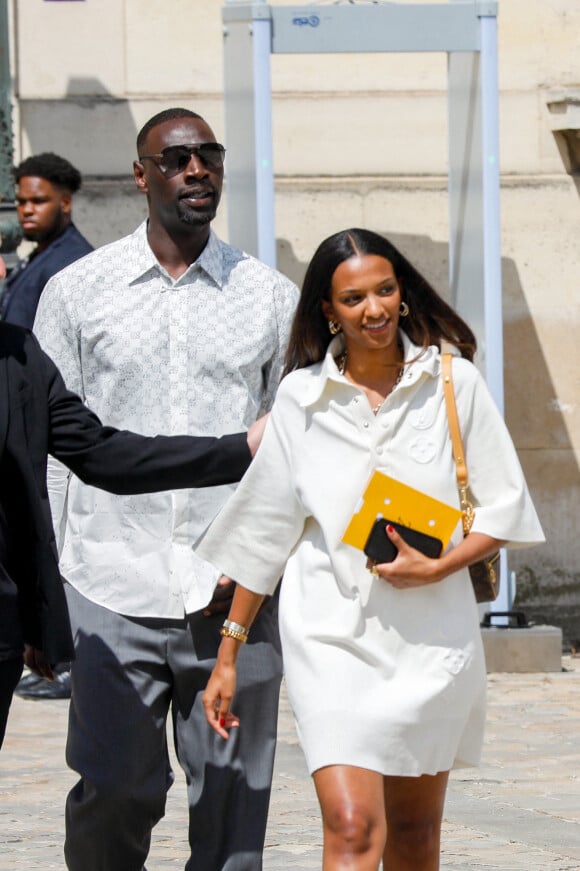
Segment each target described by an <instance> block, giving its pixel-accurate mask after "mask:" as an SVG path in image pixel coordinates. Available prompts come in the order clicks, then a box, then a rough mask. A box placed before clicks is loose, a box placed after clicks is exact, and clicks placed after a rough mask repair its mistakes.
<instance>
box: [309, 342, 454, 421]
mask: <svg viewBox="0 0 580 871" xmlns="http://www.w3.org/2000/svg"><path fill="white" fill-rule="evenodd" d="M399 337H400V339H401V341H402V343H403V354H404V358H405V374H404V376H403V381H402V384H404V386H406V387H410V386H411V385H412V384H415V383H416V382H417V381H419V380H420V379H421V378H429V377H431V378H436V377H438V375H439V373H440V371H441V358H440V355H439V350H438V348H437V347H436V346H435V345H429V346H428V347H427V348H425V349H423V348H420V347H419V346H418V345H415V344H414V343H413V342H412V341H411V340H410V339H409V337H408V336H407V334H406V333H404V332H403V331H402V330H399ZM344 347H345V345H344V338H343V336H342V335H341V334H339V335H338V336H335V337H334V338H333V339H332V341H331V342H330V344H329V346H328V348H327V351H326V354H325V356H324V359H323V360H321V361H320V363H315V364H314V366H312V367H310V371H311V375H312V377H311V381H310V383H309V384H308V386H307V387H306V389H305V390H304V393H303V395H302V399H301V400H300V405H301V406H302V407H303V408H308V406H310V405H314V404H315V403H316V402H318V400H319V399H320V398H321V396H322V394H323V393H324V391H325V390H326V389H327V388H328V387H329V386H330V385H331V384H333V383H334V384H341V385H349V386H350V387H353V385H352V384H350V382H348V381H347V380H346V378H345V377H344V375H341V374H340V372H339V371H338V366H337V365H336V360H335V358H337V357H340V355H341V354H342V352H343V351H344ZM407 361H408V362H407Z"/></svg>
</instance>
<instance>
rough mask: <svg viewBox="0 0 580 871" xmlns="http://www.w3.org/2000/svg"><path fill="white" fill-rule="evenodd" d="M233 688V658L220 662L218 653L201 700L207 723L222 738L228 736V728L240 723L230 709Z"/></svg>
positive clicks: (234, 680) (234, 679)
mask: <svg viewBox="0 0 580 871" xmlns="http://www.w3.org/2000/svg"><path fill="white" fill-rule="evenodd" d="M235 689H236V664H235V660H232V661H228V662H222V661H220V657H219V655H218V661H217V663H216V665H215V668H214V670H213V671H212V673H211V675H210V678H209V681H208V682H207V686H206V688H205V692H204V694H203V697H202V701H203V706H204V708H205V716H206V719H207V721H208V723H209V724H210V726H211V727H212V729H215V731H216V732H217V733H218V735H221V736H222V738H227V737H228V732H227V730H228V729H231V728H232V727H235V726H239V725H240V721H239V720H238V718H237V717H236V716H235V715H234V714H232V713H231V711H230V705H231V702H232V699H233V696H234V692H235Z"/></svg>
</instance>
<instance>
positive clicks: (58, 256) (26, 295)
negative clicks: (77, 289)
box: [2, 224, 93, 329]
mask: <svg viewBox="0 0 580 871" xmlns="http://www.w3.org/2000/svg"><path fill="white" fill-rule="evenodd" d="M92 250H93V246H92V245H91V244H90V242H87V240H86V239H85V237H84V236H83V235H82V234H81V233H79V231H78V230H77V228H76V227H75V225H74V224H69V225H68V227H66V229H65V230H64V232H63V233H61V234H60V236H58V238H57V239H55V240H54V242H51V244H50V245H49V246H48V247H47V248H45V249H44V251H41V252H40V253H38V254H33V255H32V256H31V258H30V260H29V261H28V263H27V264H26V265H25V266H24V268H22V265H21V264H19V265H18V266H16V268H15V269H14V271H13V272H11V273H10V275H9V276H8V278H7V279H6V282H5V289H4V295H5V297H6V299H5V301H3V304H2V319H3V320H5V321H8V323H11V324H20V326H22V327H28V328H29V329H32V325H33V323H34V316H35V314H36V309H37V308H38V301H39V299H40V294H41V293H42V291H43V290H44V287H45V285H46V282H47V281H48V279H49V278H52V276H53V275H55V274H56V273H57V272H60V270H61V269H64V268H65V266H69V265H70V264H71V263H74V261H75V260H79V259H80V258H81V257H84V256H85V254H90V252H91V251H92Z"/></svg>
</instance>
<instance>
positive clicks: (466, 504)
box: [441, 350, 500, 602]
mask: <svg viewBox="0 0 580 871" xmlns="http://www.w3.org/2000/svg"><path fill="white" fill-rule="evenodd" d="M452 356H453V355H452V354H449V353H447V352H445V351H443V350H442V353H441V376H442V378H443V395H444V396H445V405H446V406H447V420H448V422H449V435H450V436H451V446H452V449H453V459H454V461H455V472H456V475H457V489H458V490H459V500H460V506H461V511H462V523H463V535H468V534H469V532H470V530H471V527H472V525H473V518H474V517H475V512H474V510H473V505H472V503H471V502H470V501H469V499H468V498H467V492H468V490H469V477H468V474H467V461H466V459H465V451H464V448H463V439H462V438H461V428H460V426H459V417H458V416H457V405H456V403H455V389H454V387H453V373H452V369H451V358H452ZM469 574H470V577H471V583H472V584H473V590H474V593H475V598H476V601H478V602H493V601H494V600H495V599H497V596H498V593H499V582H500V577H499V550H498V551H496V552H495V553H492V554H491V556H488V557H485V559H482V560H478V561H477V562H476V563H472V565H470V566H469Z"/></svg>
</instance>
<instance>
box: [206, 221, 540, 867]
mask: <svg viewBox="0 0 580 871" xmlns="http://www.w3.org/2000/svg"><path fill="white" fill-rule="evenodd" d="M443 340H445V341H447V342H451V343H453V345H454V346H455V348H456V349H457V355H456V356H455V357H454V359H453V377H454V381H455V393H456V399H457V407H458V413H459V419H460V424H461V430H462V434H463V439H464V442H465V450H466V457H467V463H468V467H469V473H470V483H471V492H472V496H473V499H474V501H475V502H476V505H477V508H476V513H475V522H474V524H473V527H472V531H471V532H470V534H469V535H468V536H466V537H465V538H464V537H463V534H462V530H461V524H458V527H457V529H456V531H455V533H454V534H453V537H452V541H451V544H450V546H449V547H448V548H447V549H446V551H445V552H444V553H443V554H442V555H441V556H440V557H439V558H438V559H433V558H428V557H426V556H424V555H423V554H422V553H420V552H419V551H418V550H414V549H413V548H412V547H410V546H409V545H407V544H406V543H405V542H404V541H403V540H402V539H401V537H400V536H399V535H398V534H397V532H396V531H395V530H394V529H392V528H389V530H388V531H387V533H386V534H387V535H388V537H389V538H390V539H391V541H392V542H393V543H394V545H395V546H396V548H397V550H398V554H397V556H396V559H395V560H394V561H393V562H390V563H384V564H380V565H372V566H371V565H370V564H369V563H367V560H366V558H365V556H364V554H363V553H362V551H360V550H358V549H356V548H354V547H351V546H349V545H347V544H344V543H343V542H342V541H341V538H342V535H343V533H344V530H345V528H346V526H347V524H348V522H349V520H350V518H351V516H352V514H353V512H354V511H355V510H356V508H357V503H358V502H359V500H360V497H361V494H362V492H363V490H364V488H365V484H366V482H367V480H368V478H369V476H370V475H371V473H372V472H373V470H375V469H378V470H380V471H382V472H384V473H385V474H388V475H390V476H391V477H393V478H396V479H398V480H400V481H403V482H404V483H406V484H408V485H409V486H412V487H415V488H416V489H418V490H421V491H423V492H424V493H427V494H429V495H430V496H433V497H435V498H437V499H439V500H441V501H443V502H447V503H448V504H452V505H454V506H458V495H457V487H456V476H455V467H454V461H453V456H452V451H451V442H450V437H449V430H448V426H447V415H446V408H445V402H444V398H443V392H442V383H441V381H442V379H441V374H440V373H441V355H440V344H441V341H443ZM474 352H475V339H474V336H473V333H472V332H471V330H470V329H469V327H468V326H467V325H466V324H465V323H464V322H463V321H462V320H461V319H460V318H459V316H458V315H457V314H456V313H455V312H454V311H453V310H452V309H451V308H450V307H449V306H448V305H447V304H446V303H445V302H444V301H443V300H442V299H441V298H440V297H439V296H438V295H437V293H436V292H435V291H434V290H433V288H431V287H430V285H429V284H428V283H427V281H425V279H424V278H422V276H421V275H420V274H419V273H418V272H417V270H416V269H415V268H414V267H413V266H412V265H411V264H410V263H409V262H408V261H407V260H406V259H405V258H404V257H403V256H402V255H401V254H400V252H398V251H397V249H396V248H394V246H392V245H391V244H390V243H389V242H388V241H387V240H385V239H383V238H382V237H381V236H378V235H376V234H374V233H371V232H369V231H366V230H358V229H353V230H345V231H343V232H340V233H337V234H335V235H333V236H331V237H330V238H329V239H326V240H325V241H324V242H323V243H322V244H321V245H320V247H319V248H318V250H317V252H316V253H315V255H314V258H313V260H312V262H311V263H310V266H309V267H308V271H307V273H306V277H305V280H304V286H303V290H302V295H301V299H300V302H299V305H298V310H297V313H296V318H295V322H294V327H293V333H292V336H291V340H290V347H289V351H288V363H287V371H288V372H289V373H290V374H288V375H287V377H286V378H285V379H284V381H283V382H282V384H281V386H280V389H279V392H278V396H277V398H276V402H275V405H274V408H273V411H272V414H271V418H270V420H269V422H268V425H267V427H266V433H265V435H264V439H263V442H262V445H261V447H260V449H259V451H258V453H257V456H256V459H255V460H254V462H253V464H252V466H251V467H250V470H249V471H248V473H247V474H246V476H245V478H244V479H243V480H242V483H241V485H240V486H239V488H238V490H237V492H236V493H235V495H234V496H233V497H232V499H231V500H230V501H229V502H228V504H227V505H226V506H225V508H224V510H223V511H222V513H221V514H220V515H219V516H218V518H217V519H216V521H215V522H214V524H213V525H212V527H211V528H210V530H209V532H208V534H207V536H206V538H205V539H204V540H203V542H202V543H201V545H200V547H199V553H200V555H201V556H202V557H203V558H205V559H208V560H210V561H211V562H213V563H214V564H215V565H216V566H217V567H218V568H219V569H220V570H221V571H223V573H224V574H225V575H228V576H230V577H232V578H234V579H235V580H236V581H237V582H238V586H237V589H236V593H235V596H234V600H233V603H232V607H231V610H230V613H229V619H228V620H227V621H226V623H225V624H224V628H223V629H222V635H223V636H224V637H223V639H222V643H221V646H220V649H219V655H218V660H217V664H216V667H215V669H214V671H213V674H212V676H211V678H210V681H209V683H208V686H207V690H206V692H205V695H204V705H205V708H206V715H207V718H208V721H209V723H210V724H211V726H212V727H213V728H214V729H215V730H216V731H217V732H218V733H219V734H220V735H221V736H222V737H224V738H227V737H228V734H229V732H228V730H229V729H230V728H231V727H232V726H237V725H238V720H237V719H236V717H235V696H234V691H235V680H236V659H237V657H238V654H239V655H240V656H245V655H250V652H251V642H252V639H251V634H250V637H249V642H250V643H249V644H248V647H247V648H244V642H245V641H246V640H248V632H249V629H250V626H251V624H252V621H253V619H254V617H255V615H256V613H257V611H258V609H259V607H260V604H261V602H262V600H263V597H264V595H267V594H269V593H271V592H273V590H274V589H275V587H276V585H277V581H278V579H279V577H280V576H281V575H282V573H284V577H283V581H282V586H281V598H280V631H281V637H282V646H283V652H284V662H285V673H286V683H287V688H288V694H289V698H290V702H291V705H292V708H293V711H294V715H295V718H296V725H297V730H298V734H299V737H300V741H301V744H302V747H303V749H304V752H305V756H306V761H307V764H308V767H309V770H310V771H311V773H312V775H313V778H314V783H315V786H316V791H317V794H318V798H319V801H320V805H321V810H322V821H323V830H324V859H323V868H324V871H346V869H349V871H376V869H377V868H378V867H379V865H380V862H381V860H382V862H383V868H384V869H385V871H387V869H388V871H435V869H437V868H439V852H440V828H441V819H442V814H443V806H444V799H445V791H446V787H447V779H448V773H449V770H450V769H451V768H453V767H460V766H465V765H476V764H477V763H478V760H479V755H480V751H481V746H482V741H483V724H484V714H485V682H486V677H485V663H484V658H483V650H482V644H481V637H480V630H479V619H478V611H477V606H476V603H475V598H474V594H473V589H472V586H471V583H470V578H469V573H468V570H467V566H468V565H469V564H471V563H472V562H475V561H476V560H479V559H481V558H482V557H484V556H487V555H489V554H490V553H492V552H493V551H495V550H496V549H497V548H498V547H499V546H503V545H505V546H508V547H509V546H525V545H529V544H533V543H536V542H539V541H541V540H543V535H542V530H541V527H540V524H539V522H538V518H537V516H536V513H535V510H534V507H533V505H532V503H531V500H530V497H529V494H528V491H527V488H526V484H525V481H524V477H523V474H522V471H521V467H520V464H519V462H518V459H517V456H516V452H515V449H514V447H513V444H512V442H511V439H510V437H509V434H508V432H507V430H506V428H505V425H504V422H503V420H502V418H501V416H500V414H499V413H498V411H497V409H496V407H495V404H494V402H493V400H492V399H491V397H490V395H489V393H488V391H487V388H486V386H485V383H484V381H483V379H482V378H481V377H480V375H479V373H478V371H477V369H476V368H475V367H474V366H473V364H472V363H471V362H469V361H470V360H471V359H472V357H473V354H474ZM369 568H370V569H372V573H371V572H370V571H369ZM232 704H233V708H234V711H233V712H232V710H231V709H230V705H232Z"/></svg>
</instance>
